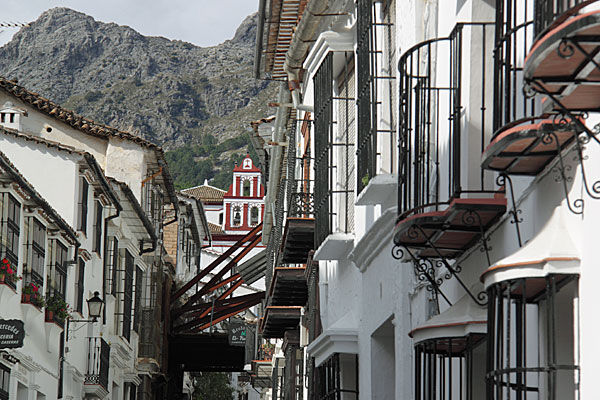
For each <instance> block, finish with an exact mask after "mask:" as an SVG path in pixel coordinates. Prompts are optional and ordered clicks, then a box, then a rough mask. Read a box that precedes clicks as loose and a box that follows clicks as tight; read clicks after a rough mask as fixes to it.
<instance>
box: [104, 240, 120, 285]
mask: <svg viewBox="0 0 600 400" xmlns="http://www.w3.org/2000/svg"><path fill="white" fill-rule="evenodd" d="M104 264H105V267H104V268H105V270H106V280H107V282H106V294H112V295H113V296H116V295H117V286H118V283H117V274H118V271H119V240H118V239H117V238H116V237H114V236H112V237H111V238H110V239H109V240H108V244H107V249H106V257H105V259H104Z"/></svg>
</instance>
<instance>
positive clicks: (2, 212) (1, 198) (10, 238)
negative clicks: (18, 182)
mask: <svg viewBox="0 0 600 400" xmlns="http://www.w3.org/2000/svg"><path fill="white" fill-rule="evenodd" d="M20 221H21V204H20V203H19V202H18V201H17V200H16V199H15V198H14V197H13V196H12V195H11V194H10V193H0V259H4V258H6V259H7V260H8V261H9V262H10V265H11V268H12V269H13V270H14V273H15V274H16V273H17V268H18V265H19V257H18V254H19V236H20V233H21V229H20V226H19V225H20ZM4 283H5V284H6V285H8V286H10V287H11V288H13V289H16V288H17V283H16V281H13V280H11V279H5V281H4Z"/></svg>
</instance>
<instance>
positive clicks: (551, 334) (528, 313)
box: [486, 274, 579, 400]
mask: <svg viewBox="0 0 600 400" xmlns="http://www.w3.org/2000/svg"><path fill="white" fill-rule="evenodd" d="M578 282H579V276H578V275H558V274H552V275H548V276H547V277H542V278H520V279H515V280H510V281H504V282H499V283H496V284H494V285H492V286H490V287H489V288H488V296H489V303H488V326H487V332H488V342H487V368H486V370H487V373H486V394H487V397H486V398H487V399H488V400H504V399H507V398H511V399H512V398H516V399H524V398H529V393H539V395H542V394H544V398H547V399H550V400H558V399H559V398H560V399H561V400H562V399H565V398H571V399H573V398H578V397H577V393H578V385H577V383H578V382H579V365H578V364H577V357H578V354H579V349H578V341H577V340H576V338H575V335H576V334H577V332H578V330H579V326H578V324H577V321H578V319H577V317H576V312H577V311H576V310H574V309H573V306H572V301H573V299H574V298H577V297H578V294H577V292H578ZM561 290H565V291H567V290H571V292H570V293H569V292H567V293H566V294H562V295H561V296H558V294H559V292H560V291H561ZM567 327H572V328H573V330H569V329H568V328H567ZM559 331H560V332H562V333H561V338H562V339H561V340H562V342H561V345H560V348H561V351H557V346H558V345H559V343H558V340H559V338H558V333H559ZM565 332H570V333H569V334H567V335H566V336H565ZM531 339H534V340H538V342H535V341H534V342H533V343H531V342H530V340H531ZM564 340H567V343H566V344H565V343H564ZM566 392H569V393H570V395H569V396H575V397H568V396H567V397H565V396H566V394H565V393H566ZM559 394H560V396H561V397H559Z"/></svg>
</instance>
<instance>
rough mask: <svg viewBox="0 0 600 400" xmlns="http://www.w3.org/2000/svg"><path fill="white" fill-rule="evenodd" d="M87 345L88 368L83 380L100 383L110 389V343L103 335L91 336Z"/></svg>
mask: <svg viewBox="0 0 600 400" xmlns="http://www.w3.org/2000/svg"><path fill="white" fill-rule="evenodd" d="M87 346H88V352H87V356H88V357H87V369H86V373H85V377H84V381H83V382H84V384H86V385H100V386H102V387H103V388H104V389H106V390H109V387H108V373H109V369H110V345H109V344H108V343H107V342H106V341H105V340H104V339H103V338H101V337H90V338H88V340H87Z"/></svg>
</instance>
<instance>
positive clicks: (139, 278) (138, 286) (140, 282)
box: [133, 266, 144, 333]
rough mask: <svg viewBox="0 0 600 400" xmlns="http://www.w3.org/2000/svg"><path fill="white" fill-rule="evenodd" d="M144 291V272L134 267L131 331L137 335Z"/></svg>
mask: <svg viewBox="0 0 600 400" xmlns="http://www.w3.org/2000/svg"><path fill="white" fill-rule="evenodd" d="M143 290H144V271H142V269H141V268H140V267H138V266H136V267H135V303H134V306H135V309H134V312H133V330H134V331H136V332H138V333H139V324H140V316H141V314H142V311H141V308H140V307H141V306H142V291H143Z"/></svg>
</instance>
